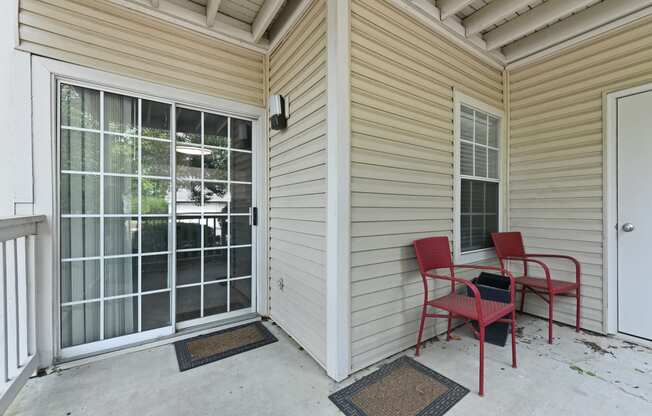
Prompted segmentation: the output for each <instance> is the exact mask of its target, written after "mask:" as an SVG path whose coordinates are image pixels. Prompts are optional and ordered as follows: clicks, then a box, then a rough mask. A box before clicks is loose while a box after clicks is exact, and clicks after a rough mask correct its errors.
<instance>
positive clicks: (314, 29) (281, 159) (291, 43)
mask: <svg viewBox="0 0 652 416" xmlns="http://www.w3.org/2000/svg"><path fill="white" fill-rule="evenodd" d="M276 94H280V95H282V96H284V97H285V98H286V100H287V101H288V104H289V107H290V114H289V118H288V125H287V128H286V129H284V130H282V131H276V130H269V141H268V143H269V148H268V155H269V207H270V209H269V257H270V258H269V268H270V270H269V278H270V312H271V317H272V319H274V320H275V321H276V322H278V323H279V325H280V326H281V327H282V328H283V329H284V330H285V331H287V332H288V333H289V334H290V335H291V336H292V337H293V338H294V339H295V340H296V341H297V342H298V343H299V344H300V345H301V346H302V347H303V348H304V349H305V350H306V351H308V352H309V353H310V354H311V355H312V356H313V357H315V359H316V360H317V361H318V362H319V363H320V364H321V365H322V366H325V363H326V203H327V199H326V189H327V183H326V173H327V168H326V163H327V141H326V112H327V110H326V101H327V98H326V7H325V1H324V0H317V1H315V2H313V4H312V5H311V6H310V9H309V10H308V11H307V12H306V14H305V15H304V16H303V17H302V18H301V20H300V21H299V22H298V24H297V25H296V26H295V27H294V28H293V29H292V30H291V32H290V33H289V34H288V35H287V36H286V38H285V39H284V40H282V41H281V43H280V44H279V46H278V47H277V48H276V49H275V50H274V51H273V52H272V53H271V55H270V57H269V95H276ZM281 282H282V284H281Z"/></svg>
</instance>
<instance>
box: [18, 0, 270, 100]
mask: <svg viewBox="0 0 652 416" xmlns="http://www.w3.org/2000/svg"><path fill="white" fill-rule="evenodd" d="M19 37H20V46H19V47H20V49H23V50H25V51H28V52H32V53H34V54H37V55H42V56H47V57H51V58H54V59H59V60H62V61H66V62H71V63H74V64H79V65H83V66H88V67H91V68H94V69H100V70H105V71H108V72H113V73H117V74H121V75H127V76H132V77H135V78H139V79H144V80H147V81H153V82H160V83H163V84H167V85H171V86H175V87H180V88H184V89H188V90H193V91H197V92H201V93H205V94H209V95H213V96H219V97H224V98H227V99H231V100H235V101H239V102H242V103H247V104H254V105H263V102H264V97H263V55H262V54H260V53H256V52H253V51H248V50H246V49H244V48H241V47H237V46H233V45H229V44H227V43H225V42H223V41H220V40H217V39H211V38H209V37H208V36H205V35H201V34H198V33H194V32H191V31H189V30H186V29H182V28H179V27H174V26H173V25H170V24H168V23H165V22H162V21H159V20H156V19H154V18H149V17H145V16H142V15H140V14H138V13H136V12H134V11H131V10H128V9H124V8H121V7H119V6H115V5H112V4H108V3H106V2H104V1H101V0H98V1H82V0H20V15H19Z"/></svg>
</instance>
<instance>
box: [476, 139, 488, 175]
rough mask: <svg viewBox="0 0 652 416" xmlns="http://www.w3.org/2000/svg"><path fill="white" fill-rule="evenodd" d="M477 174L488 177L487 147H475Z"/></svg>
mask: <svg viewBox="0 0 652 416" xmlns="http://www.w3.org/2000/svg"><path fill="white" fill-rule="evenodd" d="M475 176H479V177H481V178H486V177H487V148H486V147H481V146H476V147H475Z"/></svg>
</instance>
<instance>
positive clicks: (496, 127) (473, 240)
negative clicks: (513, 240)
mask: <svg viewBox="0 0 652 416" xmlns="http://www.w3.org/2000/svg"><path fill="white" fill-rule="evenodd" d="M458 114H459V117H460V120H459V134H458V137H459V171H458V172H457V174H458V175H459V191H458V192H459V194H458V198H459V201H458V207H459V211H458V212H459V218H458V219H457V221H458V222H459V236H458V238H459V250H460V253H462V254H464V253H469V252H476V251H479V250H485V249H489V248H491V247H492V246H493V244H492V242H491V233H492V232H495V231H498V229H499V222H500V217H499V215H500V166H501V163H500V121H501V120H500V118H499V117H498V116H496V115H493V114H490V113H488V112H486V111H481V110H478V109H477V108H475V107H472V106H469V105H466V104H464V103H462V104H460V108H459V113H458Z"/></svg>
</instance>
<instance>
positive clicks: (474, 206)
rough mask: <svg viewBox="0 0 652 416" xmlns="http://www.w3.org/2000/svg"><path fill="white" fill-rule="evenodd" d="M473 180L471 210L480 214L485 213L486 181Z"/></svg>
mask: <svg viewBox="0 0 652 416" xmlns="http://www.w3.org/2000/svg"><path fill="white" fill-rule="evenodd" d="M470 182H471V212H473V213H475V214H478V213H480V214H481V213H484V207H485V205H484V201H485V196H484V182H480V181H470Z"/></svg>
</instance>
